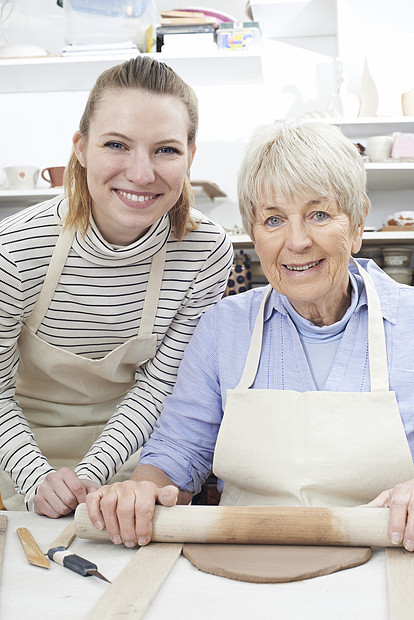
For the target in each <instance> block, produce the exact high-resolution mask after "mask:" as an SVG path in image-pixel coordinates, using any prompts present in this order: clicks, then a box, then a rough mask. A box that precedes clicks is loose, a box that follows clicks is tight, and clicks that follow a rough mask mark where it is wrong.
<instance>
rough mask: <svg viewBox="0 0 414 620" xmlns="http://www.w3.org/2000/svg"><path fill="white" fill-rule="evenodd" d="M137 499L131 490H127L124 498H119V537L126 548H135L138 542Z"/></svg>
mask: <svg viewBox="0 0 414 620" xmlns="http://www.w3.org/2000/svg"><path fill="white" fill-rule="evenodd" d="M124 491H125V489H124ZM136 499H137V498H136V496H135V493H134V492H132V491H130V490H127V493H125V492H124V494H123V495H122V498H121V497H118V508H117V517H118V524H119V535H120V537H121V540H122V542H123V543H124V545H125V546H126V547H135V545H136V544H137V542H138V537H137V534H136V531H135V521H136V516H135V514H136V513H135V509H136Z"/></svg>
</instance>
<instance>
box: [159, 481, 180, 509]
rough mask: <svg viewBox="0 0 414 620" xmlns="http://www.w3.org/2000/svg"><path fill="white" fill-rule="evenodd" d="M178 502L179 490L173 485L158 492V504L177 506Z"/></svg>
mask: <svg viewBox="0 0 414 620" xmlns="http://www.w3.org/2000/svg"><path fill="white" fill-rule="evenodd" d="M177 500H178V488H177V487H175V486H174V485H172V484H169V485H168V486H166V487H162V488H161V489H159V491H158V503H159V504H161V505H162V506H175V505H176V504H177Z"/></svg>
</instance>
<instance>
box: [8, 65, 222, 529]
mask: <svg viewBox="0 0 414 620" xmlns="http://www.w3.org/2000/svg"><path fill="white" fill-rule="evenodd" d="M197 124H198V110H197V99H196V96H195V94H194V92H193V90H192V89H191V88H190V86H188V85H187V84H186V83H185V82H184V81H183V80H182V79H181V78H180V77H179V76H178V75H177V74H176V73H175V72H174V71H173V70H172V69H170V68H169V67H168V66H167V65H164V64H163V63H159V62H157V61H156V60H154V59H151V58H148V57H144V56H139V57H137V58H134V59H131V60H128V61H127V62H125V63H123V64H121V65H117V66H115V67H112V68H110V69H108V70H107V71H104V73H102V74H101V75H100V76H99V77H98V80H97V82H96V84H95V86H94V87H93V89H92V91H91V93H90V96H89V98H88V101H87V103H86V107H85V111H84V113H83V115H82V118H81V121H80V125H79V130H78V131H77V132H76V133H75V135H74V138H73V151H72V155H71V158H70V161H69V164H68V166H67V169H66V173H65V174H66V179H65V189H66V192H65V195H62V196H59V197H58V198H54V199H52V200H50V201H49V202H45V203H42V204H40V205H36V206H34V207H30V208H28V209H25V210H23V211H22V212H19V213H18V214H17V215H15V216H12V217H10V218H7V219H5V220H3V221H2V222H1V225H0V236H1V243H0V269H1V273H2V286H1V290H0V367H1V376H0V420H1V435H0V436H1V442H0V466H1V468H2V469H3V470H4V471H3V472H1V473H2V476H1V478H0V480H1V493H2V496H3V500H4V503H5V505H6V506H7V508H9V509H16V508H18V507H23V499H25V501H26V506H27V507H29V508H33V507H34V509H35V510H36V512H38V513H39V514H44V515H47V516H49V517H59V516H60V515H64V514H68V513H69V512H71V511H72V510H74V509H75V508H76V506H77V504H78V503H80V502H84V501H85V496H86V493H87V492H88V490H90V489H91V488H96V487H98V486H100V485H101V484H104V483H105V482H107V481H109V480H111V479H112V477H113V476H114V474H116V473H117V472H119V470H120V469H121V468H122V467H123V466H124V464H125V467H128V466H130V467H131V469H130V471H129V473H126V472H125V471H124V473H123V474H121V475H124V476H126V478H129V475H130V474H131V472H132V471H133V469H134V466H135V465H136V461H135V463H134V464H133V465H132V463H131V460H130V457H132V458H135V456H136V455H137V451H138V449H139V448H140V447H141V446H142V444H143V443H144V442H145V440H146V439H148V437H149V435H150V434H151V432H152V430H153V427H154V425H155V422H156V420H157V418H158V416H159V414H160V411H161V407H162V403H163V400H164V398H165V396H166V395H167V394H170V393H171V391H172V388H173V385H174V382H175V379H176V374H177V369H178V366H179V364H180V362H181V358H182V355H183V351H184V348H185V346H186V345H187V343H188V341H189V340H190V336H191V335H192V333H193V331H194V328H195V326H196V324H197V321H198V319H199V318H200V316H201V315H202V314H203V312H204V311H205V310H206V309H207V308H208V307H209V306H210V305H212V304H213V303H215V302H216V301H218V300H219V299H220V298H221V296H222V293H223V291H224V289H225V287H226V283H227V278H228V273H229V269H230V266H231V263H232V260H233V250H232V247H231V243H230V241H229V239H228V238H227V237H226V235H225V233H224V231H223V230H222V229H221V228H220V227H219V226H217V225H216V224H214V222H212V221H211V220H209V219H208V218H206V217H205V216H203V215H202V214H201V213H198V212H197V211H194V210H193V209H192V208H191V207H192V202H193V200H192V198H193V193H192V190H191V186H190V182H189V179H188V171H189V169H190V167H191V164H192V161H193V158H194V154H195V150H196V134H197ZM12 483H13V484H12ZM13 487H14V488H13ZM15 491H17V492H18V494H17V495H16V494H15Z"/></svg>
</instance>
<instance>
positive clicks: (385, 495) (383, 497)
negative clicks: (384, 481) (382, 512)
mask: <svg viewBox="0 0 414 620" xmlns="http://www.w3.org/2000/svg"><path fill="white" fill-rule="evenodd" d="M390 501H391V489H387V490H386V491H382V493H380V494H379V495H378V496H377V497H376V498H375V499H373V500H372V501H371V502H368V504H363V505H362V506H360V508H388V507H389V505H390Z"/></svg>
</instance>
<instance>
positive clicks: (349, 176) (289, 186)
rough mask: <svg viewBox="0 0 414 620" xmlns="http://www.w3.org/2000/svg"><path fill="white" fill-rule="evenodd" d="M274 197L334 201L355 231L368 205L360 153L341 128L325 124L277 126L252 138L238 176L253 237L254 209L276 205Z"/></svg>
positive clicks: (247, 226)
mask: <svg viewBox="0 0 414 620" xmlns="http://www.w3.org/2000/svg"><path fill="white" fill-rule="evenodd" d="M275 195H278V196H280V197H282V198H284V199H291V198H292V197H294V196H296V197H297V196H310V195H311V196H315V198H318V197H319V198H320V197H322V196H323V197H326V198H330V199H333V200H335V201H336V202H337V204H338V207H339V209H340V210H341V211H343V212H344V213H346V214H347V215H348V217H349V219H350V222H351V226H352V227H353V228H354V229H356V228H358V226H360V225H361V224H362V222H363V221H364V218H365V216H366V214H367V211H368V209H369V206H370V202H369V200H368V197H367V194H366V172H365V168H364V164H363V161H362V157H361V155H360V153H359V151H358V149H357V148H356V146H355V145H354V144H353V143H352V142H351V140H349V139H348V138H346V137H345V136H344V135H343V134H342V132H341V131H340V130H339V129H338V128H337V127H335V126H333V125H329V124H328V123H324V122H315V121H290V122H289V121H286V122H278V123H276V124H274V125H271V126H269V127H265V128H263V129H261V130H259V132H257V133H256V135H255V136H254V137H253V138H252V139H251V141H250V143H249V144H248V146H247V148H246V151H245V154H244V158H243V161H242V164H241V167H240V169H239V174H238V197H239V208H240V213H241V216H242V221H243V226H244V229H245V230H246V232H247V233H248V234H249V235H250V236H251V237H252V231H253V225H254V222H255V219H256V215H255V208H256V207H257V206H260V205H263V204H264V203H265V202H272V200H273V199H274V197H275Z"/></svg>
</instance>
